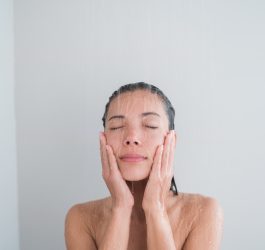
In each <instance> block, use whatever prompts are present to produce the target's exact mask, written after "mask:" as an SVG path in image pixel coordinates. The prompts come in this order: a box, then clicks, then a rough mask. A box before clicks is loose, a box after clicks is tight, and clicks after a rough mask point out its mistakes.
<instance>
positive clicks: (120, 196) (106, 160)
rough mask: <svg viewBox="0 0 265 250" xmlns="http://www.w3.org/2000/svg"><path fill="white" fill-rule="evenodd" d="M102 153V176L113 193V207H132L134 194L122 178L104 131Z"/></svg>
mask: <svg viewBox="0 0 265 250" xmlns="http://www.w3.org/2000/svg"><path fill="white" fill-rule="evenodd" d="M100 155H101V163H102V176H103V179H104V181H105V183H106V185H107V187H108V189H109V191H110V193H111V197H112V208H132V207H133V205H134V198H133V195H132V193H131V191H130V189H129V187H128V186H127V183H126V182H125V180H124V179H123V178H122V176H121V173H120V170H119V168H118V164H117V161H116V158H115V155H114V153H113V150H112V148H111V146H109V145H107V144H106V137H105V135H104V133H100Z"/></svg>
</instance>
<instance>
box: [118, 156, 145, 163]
mask: <svg viewBox="0 0 265 250" xmlns="http://www.w3.org/2000/svg"><path fill="white" fill-rule="evenodd" d="M120 159H121V160H122V161H125V162H140V161H144V160H146V159H147V157H145V156H143V155H139V154H125V155H122V156H121V157H120Z"/></svg>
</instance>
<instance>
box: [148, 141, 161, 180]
mask: <svg viewBox="0 0 265 250" xmlns="http://www.w3.org/2000/svg"><path fill="white" fill-rule="evenodd" d="M163 150H164V146H163V145H159V146H158V147H157V150H156V153H155V157H154V162H153V166H152V170H151V173H150V175H155V176H160V169H161V161H162V154H163Z"/></svg>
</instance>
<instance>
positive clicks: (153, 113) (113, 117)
mask: <svg viewBox="0 0 265 250" xmlns="http://www.w3.org/2000/svg"><path fill="white" fill-rule="evenodd" d="M148 115H155V116H158V117H160V115H159V114H158V113H156V112H145V113H142V114H141V116H142V117H146V116H148ZM124 118H125V116H124V115H114V116H112V117H110V118H109V119H108V121H110V120H112V119H124Z"/></svg>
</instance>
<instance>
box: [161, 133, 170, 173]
mask: <svg viewBox="0 0 265 250" xmlns="http://www.w3.org/2000/svg"><path fill="white" fill-rule="evenodd" d="M171 138H172V135H171V132H169V133H168V134H167V136H166V140H165V144H164V148H165V149H164V152H163V156H162V164H161V173H162V174H163V176H164V175H166V174H167V171H168V161H169V152H170V145H171Z"/></svg>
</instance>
